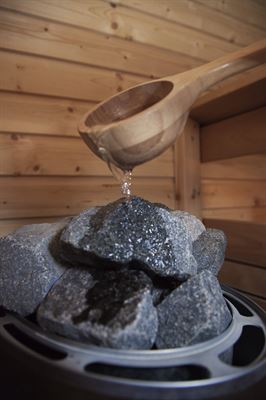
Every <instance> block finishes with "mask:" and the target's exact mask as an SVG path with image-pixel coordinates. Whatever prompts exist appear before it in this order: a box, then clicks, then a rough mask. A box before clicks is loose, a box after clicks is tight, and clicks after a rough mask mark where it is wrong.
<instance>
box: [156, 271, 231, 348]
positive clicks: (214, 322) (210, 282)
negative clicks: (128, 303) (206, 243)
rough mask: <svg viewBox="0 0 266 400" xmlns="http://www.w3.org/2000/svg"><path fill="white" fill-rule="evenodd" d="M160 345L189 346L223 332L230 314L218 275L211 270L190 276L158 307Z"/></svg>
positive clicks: (157, 341)
mask: <svg viewBox="0 0 266 400" xmlns="http://www.w3.org/2000/svg"><path fill="white" fill-rule="evenodd" d="M157 312H158V320H159V325H158V334H157V339H156V346H157V347H158V348H159V349H166V348H174V347H183V346H189V345H193V344H196V343H200V342H203V341H206V340H209V339H212V338H213V337H215V336H217V335H219V334H221V333H222V332H223V331H224V330H225V329H226V328H227V327H228V325H229V324H230V322H231V314H230V311H229V309H228V307H227V305H226V302H225V300H224V298H223V295H222V291H221V288H220V285H219V282H218V280H217V279H216V277H215V276H214V275H213V274H212V273H211V272H209V271H203V272H201V273H200V274H198V275H196V276H194V277H192V278H190V279H188V280H187V281H186V282H184V283H182V285H180V286H179V287H178V288H177V289H175V290H174V291H172V292H171V294H170V295H169V296H167V297H166V298H165V300H163V301H162V302H161V303H160V304H159V305H158V307H157Z"/></svg>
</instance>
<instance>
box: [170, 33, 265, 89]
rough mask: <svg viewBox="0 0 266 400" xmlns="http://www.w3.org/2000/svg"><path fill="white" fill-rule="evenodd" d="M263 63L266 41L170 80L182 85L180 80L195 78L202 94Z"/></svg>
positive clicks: (174, 76)
mask: <svg viewBox="0 0 266 400" xmlns="http://www.w3.org/2000/svg"><path fill="white" fill-rule="evenodd" d="M263 63H266V39H263V40H261V41H259V42H256V43H255V44H253V45H250V46H248V47H246V48H244V49H241V50H239V51H236V52H234V53H232V54H227V55H225V56H223V57H220V58H218V59H217V60H214V61H211V62H209V63H207V64H204V65H201V66H199V67H197V68H194V69H193V70H190V71H186V72H184V73H183V74H182V73H181V74H180V73H179V74H176V75H172V76H171V77H169V78H170V79H171V80H172V81H173V82H174V83H178V84H180V79H186V77H187V78H188V79H189V80H190V81H193V76H194V78H195V81H198V82H199V83H200V86H201V92H202V91H204V90H207V89H208V88H209V87H211V86H212V85H214V84H215V83H218V82H221V81H222V80H224V79H226V78H229V77H230V76H233V75H236V74H238V73H240V72H244V71H246V70H249V69H251V68H254V67H256V66H258V65H260V64H263Z"/></svg>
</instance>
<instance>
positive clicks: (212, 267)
mask: <svg viewBox="0 0 266 400" xmlns="http://www.w3.org/2000/svg"><path fill="white" fill-rule="evenodd" d="M226 245H227V240H226V236H225V234H224V232H223V231H220V230H218V229H207V230H206V231H205V232H203V233H202V234H201V235H200V236H199V237H198V238H197V240H195V242H194V243H193V247H192V249H193V250H192V251H193V256H194V257H195V259H196V261H197V264H198V272H201V271H203V270H205V269H207V270H208V271H211V272H212V273H213V274H214V275H217V274H218V272H219V270H220V268H221V266H222V265H223V262H224V257H225V251H226Z"/></svg>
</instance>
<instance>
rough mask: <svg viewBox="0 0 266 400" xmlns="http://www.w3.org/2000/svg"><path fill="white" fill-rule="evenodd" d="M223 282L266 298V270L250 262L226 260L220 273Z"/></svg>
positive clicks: (219, 276)
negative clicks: (249, 263)
mask: <svg viewBox="0 0 266 400" xmlns="http://www.w3.org/2000/svg"><path fill="white" fill-rule="evenodd" d="M218 279H219V281H220V282H221V283H225V284H227V285H230V286H232V287H234V288H236V289H240V290H244V291H245V292H248V293H252V294H253V295H258V296H264V297H265V300H266V270H265V269H263V268H257V267H254V266H252V265H248V264H241V263H237V262H232V261H225V262H224V264H223V266H222V268H221V270H220V272H219V275H218Z"/></svg>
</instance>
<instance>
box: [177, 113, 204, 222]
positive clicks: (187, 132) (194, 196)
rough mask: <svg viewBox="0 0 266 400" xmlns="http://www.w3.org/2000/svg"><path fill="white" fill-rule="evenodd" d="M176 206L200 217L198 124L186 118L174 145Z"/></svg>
mask: <svg viewBox="0 0 266 400" xmlns="http://www.w3.org/2000/svg"><path fill="white" fill-rule="evenodd" d="M175 170H176V172H175V173H176V186H177V199H178V208H179V209H180V210H185V211H188V212H190V213H191V214H193V215H196V216H197V217H198V218H200V217H201V198H200V147H199V125H198V123H197V122H195V121H192V120H190V119H189V120H188V122H187V124H186V126H185V129H184V131H183V133H182V135H181V136H180V138H179V139H178V141H177V145H176V166H175Z"/></svg>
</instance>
